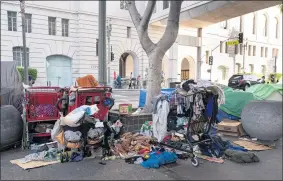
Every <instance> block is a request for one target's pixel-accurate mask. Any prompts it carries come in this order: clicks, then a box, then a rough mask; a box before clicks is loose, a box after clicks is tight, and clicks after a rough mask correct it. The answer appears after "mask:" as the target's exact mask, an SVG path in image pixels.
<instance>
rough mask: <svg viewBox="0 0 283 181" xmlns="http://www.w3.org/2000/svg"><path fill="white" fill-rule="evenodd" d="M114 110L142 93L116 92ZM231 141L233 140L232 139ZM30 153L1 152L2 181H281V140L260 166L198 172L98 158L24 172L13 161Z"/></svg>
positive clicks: (186, 166) (206, 167) (229, 165)
mask: <svg viewBox="0 0 283 181" xmlns="http://www.w3.org/2000/svg"><path fill="white" fill-rule="evenodd" d="M113 97H114V98H115V106H114V109H115V108H118V105H119V104H121V103H131V104H133V107H137V106H138V102H139V101H138V100H139V90H113ZM230 139H232V138H230ZM27 154H28V151H22V150H21V149H14V150H8V151H4V152H1V180H282V139H280V141H278V142H277V143H276V148H275V149H273V150H268V151H261V152H256V154H257V155H258V157H259V158H260V162H259V163H252V164H237V163H234V162H231V161H229V160H225V163H223V164H219V163H212V162H208V161H204V160H200V162H201V164H200V166H199V167H198V168H195V167H193V166H192V165H191V162H190V160H178V162H177V163H176V164H170V165H166V166H163V167H161V168H159V169H144V168H142V167H141V166H140V165H132V164H127V163H125V162H124V161H123V160H113V161H107V162H106V165H101V164H99V162H100V161H101V160H100V159H99V158H94V159H85V160H83V161H81V162H75V163H64V164H61V163H58V164H55V165H49V166H46V167H42V168H36V169H31V170H29V171H28V170H23V169H22V168H20V167H19V166H17V165H13V164H11V163H10V160H14V159H19V158H23V157H24V156H26V155H27Z"/></svg>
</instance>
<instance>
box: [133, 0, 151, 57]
mask: <svg viewBox="0 0 283 181" xmlns="http://www.w3.org/2000/svg"><path fill="white" fill-rule="evenodd" d="M155 4H156V0H154V1H149V2H148V4H147V7H146V10H145V12H144V14H143V17H141V15H140V14H139V12H138V10H137V8H136V4H135V1H129V2H128V9H129V13H130V16H131V18H132V21H133V22H134V25H135V27H136V30H137V33H138V36H139V39H140V42H141V45H142V47H143V49H144V50H145V52H146V53H147V54H148V53H150V52H151V51H152V50H153V49H154V48H155V44H154V43H153V42H152V41H151V39H150V38H149V36H148V24H149V21H150V18H151V15H152V12H153V10H154V7H155Z"/></svg>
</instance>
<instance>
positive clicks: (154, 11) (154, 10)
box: [153, 4, 157, 13]
mask: <svg viewBox="0 0 283 181" xmlns="http://www.w3.org/2000/svg"><path fill="white" fill-rule="evenodd" d="M156 6H157V4H155V7H154V9H153V13H156Z"/></svg>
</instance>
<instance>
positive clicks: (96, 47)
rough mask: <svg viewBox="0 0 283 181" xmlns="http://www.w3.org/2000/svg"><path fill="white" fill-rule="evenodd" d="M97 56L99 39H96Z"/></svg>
mask: <svg viewBox="0 0 283 181" xmlns="http://www.w3.org/2000/svg"><path fill="white" fill-rule="evenodd" d="M96 56H98V39H96Z"/></svg>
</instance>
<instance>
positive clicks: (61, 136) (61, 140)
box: [56, 131, 82, 149]
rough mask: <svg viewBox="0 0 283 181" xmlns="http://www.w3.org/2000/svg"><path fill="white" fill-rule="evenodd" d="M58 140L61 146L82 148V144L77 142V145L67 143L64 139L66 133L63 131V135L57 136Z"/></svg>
mask: <svg viewBox="0 0 283 181" xmlns="http://www.w3.org/2000/svg"><path fill="white" fill-rule="evenodd" d="M56 139H57V141H58V143H60V144H61V145H66V147H67V148H71V149H72V148H73V149H74V148H80V147H81V145H82V144H81V142H77V143H71V142H68V141H66V142H65V137H64V131H61V133H59V134H58V135H57V136H56Z"/></svg>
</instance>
